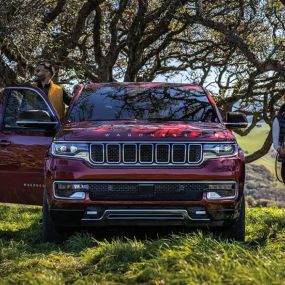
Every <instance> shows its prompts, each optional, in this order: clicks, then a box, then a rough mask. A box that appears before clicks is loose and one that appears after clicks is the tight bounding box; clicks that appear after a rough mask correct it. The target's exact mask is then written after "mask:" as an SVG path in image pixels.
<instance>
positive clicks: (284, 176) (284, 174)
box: [281, 161, 285, 184]
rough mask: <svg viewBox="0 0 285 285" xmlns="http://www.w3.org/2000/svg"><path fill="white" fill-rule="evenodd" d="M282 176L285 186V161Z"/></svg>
mask: <svg viewBox="0 0 285 285" xmlns="http://www.w3.org/2000/svg"><path fill="white" fill-rule="evenodd" d="M281 176H282V180H283V183H284V184H285V161H283V162H282V166H281Z"/></svg>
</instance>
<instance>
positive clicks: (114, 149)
mask: <svg viewBox="0 0 285 285" xmlns="http://www.w3.org/2000/svg"><path fill="white" fill-rule="evenodd" d="M120 157H121V153H120V145H119V144H107V162H108V163H119V162H120V160H121V158H120Z"/></svg>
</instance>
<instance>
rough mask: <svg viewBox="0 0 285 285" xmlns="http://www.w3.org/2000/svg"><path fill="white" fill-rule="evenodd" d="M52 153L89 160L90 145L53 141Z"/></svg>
mask: <svg viewBox="0 0 285 285" xmlns="http://www.w3.org/2000/svg"><path fill="white" fill-rule="evenodd" d="M52 155H54V156H64V157H75V158H82V159H86V160H88V158H89V145H88V144H85V143H70V142H53V143H52Z"/></svg>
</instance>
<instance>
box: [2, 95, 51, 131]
mask: <svg viewBox="0 0 285 285" xmlns="http://www.w3.org/2000/svg"><path fill="white" fill-rule="evenodd" d="M51 118H52V116H51V111H50V109H49V106H48V105H47V103H46V102H45V101H44V99H43V98H42V97H41V96H40V95H39V94H38V93H37V92H35V91H33V90H30V89H12V90H11V92H10V94H9V96H8V100H7V104H6V109H5V115H4V127H5V128H25V127H24V126H23V125H22V122H25V121H36V122H50V121H51V120H52V119H51Z"/></svg>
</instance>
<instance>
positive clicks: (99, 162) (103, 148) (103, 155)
mask: <svg viewBox="0 0 285 285" xmlns="http://www.w3.org/2000/svg"><path fill="white" fill-rule="evenodd" d="M93 145H101V146H102V152H103V153H102V157H103V160H102V161H97V162H96V161H94V160H93V159H92V146H93ZM89 149H90V154H89V155H90V158H89V159H90V161H91V162H92V163H95V164H102V163H104V161H105V147H104V144H102V143H92V144H90V147H89Z"/></svg>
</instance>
